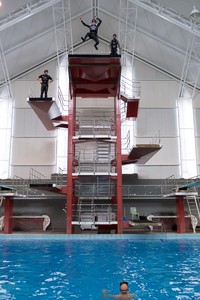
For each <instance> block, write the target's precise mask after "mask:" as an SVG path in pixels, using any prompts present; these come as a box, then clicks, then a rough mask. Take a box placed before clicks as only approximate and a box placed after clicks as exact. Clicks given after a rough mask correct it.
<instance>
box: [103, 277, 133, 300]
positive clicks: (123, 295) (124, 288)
mask: <svg viewBox="0 0 200 300" xmlns="http://www.w3.org/2000/svg"><path fill="white" fill-rule="evenodd" d="M128 291H129V289H128V282H126V281H123V282H120V294H117V295H109V294H107V291H106V290H103V291H102V297H103V298H113V299H124V300H125V299H126V300H129V299H133V298H134V297H135V295H134V294H129V292H128Z"/></svg>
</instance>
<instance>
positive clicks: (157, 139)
mask: <svg viewBox="0 0 200 300" xmlns="http://www.w3.org/2000/svg"><path fill="white" fill-rule="evenodd" d="M157 141H158V142H157ZM160 141H161V139H160V129H159V130H158V131H157V132H156V134H155V135H154V136H153V138H152V144H159V145H160Z"/></svg>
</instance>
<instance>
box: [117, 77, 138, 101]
mask: <svg viewBox="0 0 200 300" xmlns="http://www.w3.org/2000/svg"><path fill="white" fill-rule="evenodd" d="M120 92H121V94H123V95H125V96H128V98H129V97H130V98H140V96H141V85H140V82H139V81H133V80H130V79H129V78H127V77H125V76H123V75H121V82H120Z"/></svg>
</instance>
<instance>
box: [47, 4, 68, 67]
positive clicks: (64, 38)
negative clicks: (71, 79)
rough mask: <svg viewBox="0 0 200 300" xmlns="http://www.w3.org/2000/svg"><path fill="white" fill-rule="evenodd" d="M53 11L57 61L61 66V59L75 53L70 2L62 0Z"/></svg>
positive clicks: (53, 7) (54, 6)
mask: <svg viewBox="0 0 200 300" xmlns="http://www.w3.org/2000/svg"><path fill="white" fill-rule="evenodd" d="M52 9H53V19H54V30H55V41H56V51H57V59H58V65H59V66H60V62H61V57H62V56H63V55H65V54H69V53H70V54H72V53H73V38H72V26H71V5H70V0H62V1H60V2H59V3H58V4H55V5H53V6H52Z"/></svg>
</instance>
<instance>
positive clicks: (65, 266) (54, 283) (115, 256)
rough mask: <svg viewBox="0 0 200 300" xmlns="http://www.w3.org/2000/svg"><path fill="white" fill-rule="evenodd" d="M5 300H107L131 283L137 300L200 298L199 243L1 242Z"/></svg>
mask: <svg viewBox="0 0 200 300" xmlns="http://www.w3.org/2000/svg"><path fill="white" fill-rule="evenodd" d="M0 253H1V260H0V299H1V300H5V299H6V300H14V299H16V300H25V299H26V300H27V299H39V300H40V299H45V300H50V299H57V300H61V299H63V300H64V299H65V300H67V299H80V300H86V299H87V300H97V299H102V294H101V291H102V289H107V290H109V292H110V293H111V294H113V293H114V294H116V293H118V292H119V282H120V281H128V282H129V289H130V292H131V293H134V294H135V299H137V300H139V299H140V300H150V299H151V300H152V299H170V300H173V299H188V300H189V299H200V276H199V274H200V241H199V240H171V241H167V240H155V241H151V240H150V241H140V240H133V239H131V240H129V239H124V240H106V239H103V238H102V239H101V240H92V239H88V240H87V239H85V240H76V239H74V240H67V239H66V238H65V239H61V240H59V239H56V240H50V239H46V240H42V239H34V240H27V241H26V240H15V239H13V240H7V239H5V240H4V239H1V241H0Z"/></svg>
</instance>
